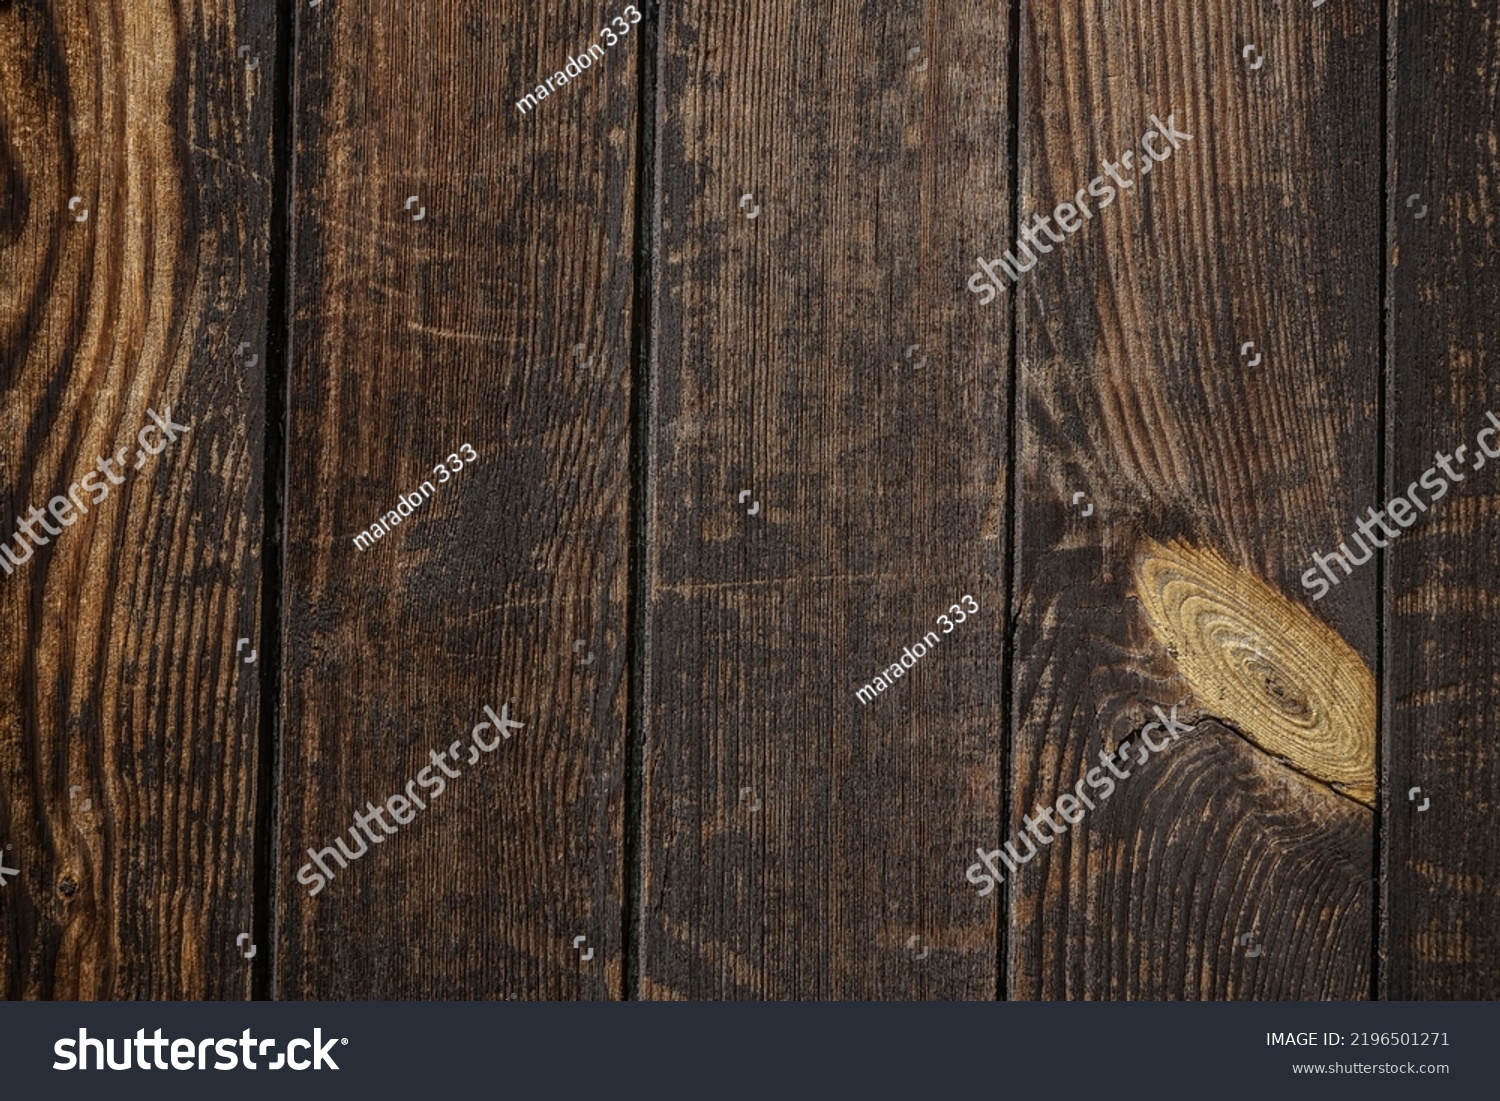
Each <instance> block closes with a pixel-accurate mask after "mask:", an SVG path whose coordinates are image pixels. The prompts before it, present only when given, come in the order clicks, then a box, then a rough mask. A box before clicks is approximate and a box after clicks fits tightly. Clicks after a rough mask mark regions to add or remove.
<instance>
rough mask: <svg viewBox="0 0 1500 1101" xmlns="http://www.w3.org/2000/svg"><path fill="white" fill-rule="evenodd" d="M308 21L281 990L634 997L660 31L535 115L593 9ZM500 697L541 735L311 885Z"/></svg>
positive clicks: (298, 163)
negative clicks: (639, 82)
mask: <svg viewBox="0 0 1500 1101" xmlns="http://www.w3.org/2000/svg"><path fill="white" fill-rule="evenodd" d="M297 26H298V31H297V54H298V63H297V72H296V81H297V84H296V117H295V119H294V123H295V126H296V139H295V156H296V160H295V166H294V187H295V193H296V209H295V212H294V224H293V227H292V229H293V235H294V247H293V260H294V270H293V274H292V288H291V309H292V359H291V384H290V399H289V406H290V408H289V419H290V433H289V438H288V445H287V446H288V454H287V573H286V590H285V598H286V622H285V654H286V679H285V697H284V704H283V706H284V713H283V719H284V741H283V744H282V754H281V769H280V777H279V800H280V806H281V812H282V816H281V833H280V847H279V851H278V854H277V859H276V867H275V884H276V891H277V897H278V905H279V909H280V922H279V929H280V937H279V943H278V958H277V967H276V976H277V983H276V988H275V994H276V995H277V996H280V997H285V998H506V997H511V996H515V997H522V998H545V999H573V998H587V997H612V996H619V995H620V993H621V992H622V983H623V970H622V961H621V949H622V944H621V941H622V936H623V924H622V918H623V911H622V905H623V897H624V887H623V884H624V879H623V869H624V856H623V847H622V823H623V815H624V809H625V807H624V772H623V769H624V761H625V757H624V745H625V714H626V704H627V698H626V688H627V676H626V669H627V665H626V654H627V651H626V638H627V635H626V631H627V621H626V608H627V603H626V602H627V568H628V563H629V554H628V545H627V519H628V515H629V507H630V464H629V442H630V436H629V425H630V379H631V371H630V361H629V355H630V331H631V322H632V314H631V294H632V289H633V264H632V257H631V248H632V239H633V221H632V218H633V211H634V201H635V200H634V190H633V183H632V181H633V179H634V176H635V171H636V166H635V144H636V113H635V112H636V105H637V87H636V80H635V73H636V52H635V51H636V49H637V41H636V39H635V37H634V36H632V37H631V38H629V39H626V40H625V41H624V42H622V43H621V44H619V45H616V46H615V47H614V49H613V50H612V51H611V52H610V54H609V56H608V59H607V63H603V64H599V65H596V66H595V67H594V68H592V69H591V70H590V71H587V72H585V73H584V74H583V76H582V77H581V78H580V79H579V80H577V81H576V82H572V83H570V84H568V85H567V86H566V87H562V88H559V89H558V90H557V91H556V92H554V93H553V94H552V95H550V96H548V97H547V98H545V99H544V100H543V101H542V102H541V103H540V105H539V107H538V109H537V110H536V111H535V112H534V113H532V114H530V115H523V114H521V113H519V112H518V111H517V109H516V107H515V101H516V100H517V98H518V96H519V95H520V94H521V93H523V92H525V91H527V90H529V89H531V88H534V87H535V84H536V81H537V79H538V77H539V76H541V75H543V74H549V73H553V72H555V71H556V70H557V69H559V68H562V66H563V64H564V62H565V59H566V58H567V57H568V56H569V55H570V54H576V53H577V52H579V51H580V49H586V47H587V44H588V43H589V42H590V41H592V40H596V39H597V37H598V30H599V26H600V14H599V9H598V7H597V6H596V5H593V4H584V3H578V2H569V3H561V4H550V5H535V4H522V3H511V2H506V3H500V2H484V3H479V2H474V3H466V4H461V5H438V6H430V5H429V6H417V7H413V6H412V5H410V4H404V3H395V2H392V0H381V2H376V3H371V4H364V5H360V6H358V7H357V8H355V7H350V6H347V5H340V4H329V5H323V6H322V7H321V8H319V9H308V8H306V7H303V6H300V5H299V8H298V15H297ZM410 196H416V197H417V199H416V202H415V204H414V205H412V206H411V207H410V208H409V209H408V207H407V205H406V203H407V200H408V198H409V197H410ZM424 210H425V214H423V216H422V217H421V219H420V220H417V217H416V216H417V215H419V214H422V212H423V211H424ZM577 345H582V347H583V351H582V353H581V354H580V355H577V356H575V351H574V349H575V346H577ZM464 443H469V444H471V445H472V447H473V448H474V450H475V452H476V453H477V455H478V459H477V461H476V462H474V463H473V464H472V465H470V466H466V467H465V468H464V469H463V470H462V471H461V472H460V473H458V474H457V476H456V477H455V478H454V479H453V480H451V481H449V482H447V483H446V484H443V483H442V482H441V480H440V479H437V478H436V476H435V475H433V474H432V471H433V467H434V466H435V465H436V464H438V463H439V462H442V461H443V460H444V459H445V457H447V456H448V455H450V454H452V453H455V452H460V445H461V444H464ZM460 454H461V452H460ZM429 478H431V479H433V488H434V490H435V491H436V492H435V493H434V494H433V495H432V497H431V499H430V500H428V501H427V502H426V503H425V504H424V505H422V507H421V508H420V509H418V510H417V511H416V512H415V513H414V514H413V515H412V516H411V517H410V518H409V519H406V520H404V521H403V522H402V523H401V525H400V526H399V527H395V528H394V529H393V530H392V532H391V534H389V535H388V536H386V537H385V538H383V539H381V540H380V541H378V542H376V543H375V545H374V546H373V547H372V548H370V549H366V550H357V549H356V547H355V545H354V543H353V539H354V537H355V536H356V535H357V534H358V533H360V532H361V531H362V530H364V529H366V528H367V527H368V526H369V525H370V524H371V523H372V522H373V521H375V520H376V519H377V518H379V517H380V516H382V515H384V514H385V513H386V512H387V511H388V510H391V509H393V508H395V507H396V504H397V500H398V496H399V495H401V494H406V493H410V492H412V491H414V490H416V489H417V488H418V487H419V486H420V485H421V483H422V482H423V481H424V480H425V479H429ZM575 640H584V643H585V649H584V651H583V652H580V653H575V652H574V642H575ZM590 652H591V653H592V654H593V660H592V662H591V663H590V664H588V665H587V666H585V665H583V664H582V662H584V661H586V660H588V654H589V653H590ZM506 701H509V702H510V708H511V714H512V716H513V717H514V718H515V719H518V720H519V721H521V722H523V723H524V724H525V728H524V729H523V730H521V731H520V732H519V733H518V734H517V735H516V736H515V737H514V738H512V739H511V740H510V741H509V742H508V743H506V744H504V745H503V746H502V748H501V749H499V750H498V751H496V752H494V753H493V754H491V755H489V756H487V757H484V758H482V759H481V760H480V761H479V762H478V763H476V764H473V765H472V766H471V765H470V764H469V763H468V762H467V761H466V760H463V761H460V762H459V763H457V765H456V766H454V767H456V769H457V771H459V772H461V773H462V775H461V776H460V777H458V778H456V779H451V780H449V781H448V784H449V786H448V787H447V789H446V790H445V791H444V792H443V794H442V795H441V796H439V797H437V799H436V801H433V802H431V803H430V805H429V806H428V808H427V809H426V810H425V811H424V812H421V813H419V814H418V815H417V817H416V819H415V821H414V822H412V823H411V824H409V825H407V826H406V827H405V828H404V829H402V830H401V831H400V833H399V835H398V836H395V837H391V838H388V839H387V840H389V841H390V842H391V843H390V844H386V843H384V842H382V843H381V844H379V845H369V848H370V852H368V853H367V854H366V855H364V856H363V857H362V858H361V859H359V860H357V861H355V862H354V863H352V864H351V865H350V866H349V867H348V868H347V869H345V870H342V871H340V870H339V869H338V867H337V866H336V865H334V864H332V863H331V862H330V870H332V871H334V873H335V878H334V880H333V881H332V882H331V883H328V884H327V885H326V886H325V887H324V888H323V890H322V891H321V892H320V893H319V894H318V895H316V896H311V895H310V894H309V893H308V892H309V888H308V887H307V886H305V885H304V884H301V883H299V882H298V881H297V876H298V874H299V868H300V867H301V866H303V865H305V864H310V861H309V859H308V857H307V855H306V850H307V849H308V848H309V847H312V848H316V849H321V848H323V847H324V846H328V845H331V844H333V841H334V838H335V836H336V835H338V834H340V833H341V832H345V831H347V830H348V829H349V828H350V827H351V825H352V824H353V815H354V814H355V812H356V811H359V810H361V809H362V808H363V807H364V806H365V804H366V803H367V802H375V803H380V802H383V801H385V800H386V798H387V797H388V796H390V795H392V794H402V793H403V791H404V788H405V785H406V784H407V782H408V781H409V780H411V779H413V778H415V777H416V776H417V775H418V773H419V771H420V770H421V769H422V768H423V766H424V765H426V764H428V756H429V752H430V751H433V750H442V749H445V748H446V747H448V746H449V744H450V743H451V742H452V741H454V740H455V739H462V740H464V741H465V742H467V740H468V738H469V731H470V728H471V727H473V726H474V725H475V724H476V723H479V722H482V721H485V715H484V713H483V709H484V708H485V707H486V706H489V707H492V708H494V709H495V710H497V711H498V710H499V709H500V707H501V706H502V704H504V703H505V702H506ZM494 733H495V732H494V731H493V730H490V731H488V732H484V733H483V735H482V736H484V737H488V738H493V737H494ZM462 752H463V751H461V754H462ZM418 790H419V791H420V790H421V789H418ZM427 795H428V796H429V798H431V791H430V790H429V791H428V792H427ZM376 829H377V831H378V829H379V827H376ZM345 838H346V843H348V844H350V845H351V847H353V841H352V840H351V839H349V838H348V835H347V832H345ZM367 844H368V842H367ZM579 936H582V937H586V938H587V943H586V945H583V944H581V945H580V946H579V947H578V948H577V949H575V948H574V946H573V939H574V938H575V937H579ZM585 955H588V956H590V958H589V959H588V960H587V961H585V960H584V959H583V958H582V957H583V956H585Z"/></svg>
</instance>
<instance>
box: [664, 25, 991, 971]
mask: <svg viewBox="0 0 1500 1101" xmlns="http://www.w3.org/2000/svg"><path fill="white" fill-rule="evenodd" d="M659 57H660V65H661V69H660V72H661V92H660V97H659V103H660V105H661V111H662V114H661V118H660V122H659V125H658V127H657V139H658V143H659V144H658V161H657V165H658V169H657V171H658V189H657V195H658V204H657V208H656V212H655V215H656V222H655V225H654V227H653V231H654V236H655V243H656V249H655V254H656V256H657V264H656V270H655V273H654V275H655V278H654V283H655V288H656V291H655V300H654V305H653V309H654V311H655V313H654V317H653V335H652V355H651V377H650V387H649V390H650V408H651V424H650V440H649V456H650V462H649V486H648V499H647V505H646V530H647V537H648V549H647V554H648V560H647V564H646V568H647V571H648V572H647V585H648V588H649V595H648V607H647V609H646V613H645V614H646V631H647V638H646V669H645V678H644V679H645V689H644V693H645V700H644V704H645V706H644V712H645V728H646V729H645V757H646V763H645V780H644V784H645V787H644V798H643V807H644V816H645V820H644V840H643V853H642V892H641V902H640V948H641V954H642V955H641V960H642V963H641V974H642V979H641V995H642V996H643V997H647V998H913V997H941V998H992V997H994V995H995V987H996V982H995V980H996V962H997V961H996V950H995V943H996V942H995V937H996V933H997V921H998V907H997V897H995V896H993V895H992V897H989V898H979V897H977V895H976V894H975V889H974V888H973V887H971V886H969V885H968V884H966V883H965V882H964V874H965V868H966V866H967V865H968V864H969V863H971V862H972V860H973V856H972V854H973V849H974V846H975V845H976V843H978V842H979V841H981V840H983V839H985V838H987V837H989V836H992V835H993V834H994V832H995V830H996V823H997V818H998V810H999V791H998V786H997V785H998V779H999V775H1000V772H999V768H1000V745H1001V738H1002V736H1001V728H1002V714H1001V688H1002V678H1001V676H1000V666H1001V657H1002V648H1003V647H1002V641H1003V629H1004V617H1003V615H1002V606H1003V604H1004V597H1003V589H1004V586H1003V580H1002V570H1003V566H1004V561H1005V558H1004V555H1005V539H1006V508H1007V504H1008V502H1007V500H1006V492H1005V481H1006V470H1005V455H1006V447H1007V418H1008V414H1009V409H1008V398H1007V387H1006V379H1007V357H1008V339H1009V328H1008V326H1009V315H1008V313H1007V312H1006V307H1005V305H1004V303H1003V302H1002V303H997V304H995V305H994V307H993V308H992V309H989V310H988V311H975V310H973V309H972V308H971V305H970V298H971V296H970V295H969V294H968V292H967V291H966V290H965V289H964V281H965V279H966V278H967V275H968V268H969V266H970V264H971V262H972V260H971V258H972V257H973V255H974V253H973V248H974V243H975V241H976V240H979V239H985V238H989V237H992V236H993V235H994V234H995V233H997V232H998V230H999V228H1000V226H1001V225H1002V224H1003V223H1004V221H1005V219H1006V217H1007V212H1008V210H1009V201H1008V195H1007V179H1008V172H1007V167H1006V162H1005V142H1006V135H1007V128H1006V110H1007V94H1006V89H1007V80H1008V75H1007V71H1006V69H1007V57H1008V42H1007V20H1006V16H1005V13H1004V10H1003V9H997V8H996V7H995V6H994V5H992V4H980V3H971V2H967V0H956V2H952V3H944V4H933V5H917V4H910V3H908V4H902V5H897V6H894V7H892V6H885V7H876V6H875V5H870V4H857V3H835V4H832V5H823V6H818V7H816V8H815V7H813V6H809V5H805V4H797V3H791V2H779V3H771V4H760V5H750V6H741V5H707V6H693V5H671V6H666V7H664V8H663V10H662V29H661V49H660V54H659ZM966 594H967V595H969V596H971V597H972V598H973V602H974V604H975V605H977V607H978V609H979V611H978V612H977V614H971V613H966V615H967V619H966V621H964V622H961V623H955V628H956V629H955V630H954V632H953V633H951V634H944V633H943V628H942V627H941V626H940V625H939V623H938V620H937V617H938V616H939V615H941V614H944V613H946V612H947V611H948V609H949V608H950V606H952V605H954V604H960V606H961V607H962V604H961V599H960V598H961V597H963V596H964V595H966ZM950 622H954V620H951V619H950ZM930 631H935V632H938V634H939V638H940V641H939V642H937V643H936V644H935V645H934V646H933V647H932V650H931V652H930V653H926V654H925V655H923V656H921V657H920V658H914V659H913V664H912V668H911V670H910V672H907V671H904V670H903V672H902V673H901V675H900V677H899V678H898V677H897V676H895V675H894V674H893V675H892V677H891V681H892V683H891V684H890V686H889V688H886V689H884V690H881V691H878V692H876V691H875V690H874V689H872V694H873V695H874V698H873V699H871V700H868V701H866V702H861V700H860V699H859V698H858V697H857V695H856V692H857V690H859V689H861V688H862V687H864V686H865V685H869V684H872V683H873V681H874V678H875V676H876V675H877V674H878V673H880V671H882V670H886V669H887V668H888V667H890V666H891V665H892V664H893V663H899V662H900V661H901V660H902V658H903V654H904V653H905V652H906V650H907V648H908V647H910V646H911V645H912V644H913V643H919V642H921V640H922V639H923V638H924V636H926V635H927V633H928V632H930ZM924 645H925V644H924Z"/></svg>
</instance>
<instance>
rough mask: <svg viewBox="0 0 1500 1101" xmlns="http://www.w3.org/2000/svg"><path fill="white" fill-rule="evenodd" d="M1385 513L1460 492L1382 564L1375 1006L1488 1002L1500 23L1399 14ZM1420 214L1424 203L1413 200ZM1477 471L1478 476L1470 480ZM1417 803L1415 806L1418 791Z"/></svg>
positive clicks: (1493, 941) (1493, 864)
mask: <svg viewBox="0 0 1500 1101" xmlns="http://www.w3.org/2000/svg"><path fill="white" fill-rule="evenodd" d="M1396 11H1397V15H1398V18H1397V20H1396V23H1395V24H1394V34H1395V46H1396V53H1395V57H1396V63H1395V65H1394V66H1393V68H1392V71H1391V73H1390V74H1389V75H1390V80H1391V84H1390V138H1389V144H1390V149H1391V152H1392V157H1393V167H1392V172H1391V185H1390V194H1389V196H1388V201H1387V211H1386V217H1387V218H1388V220H1389V221H1388V240H1389V244H1390V253H1389V268H1388V271H1389V279H1390V290H1391V305H1392V308H1391V312H1390V318H1389V325H1390V328H1389V338H1388V353H1387V354H1388V370H1389V376H1388V377H1389V384H1390V390H1389V395H1390V397H1389V402H1388V405H1387V408H1388V411H1389V413H1388V416H1387V423H1386V439H1387V444H1386V455H1387V462H1386V489H1387V491H1388V492H1387V493H1386V494H1385V495H1384V496H1385V498H1386V499H1387V500H1389V499H1390V498H1391V497H1394V496H1396V495H1397V494H1400V493H1403V492H1405V491H1406V488H1407V486H1408V485H1409V484H1410V483H1411V482H1413V481H1416V480H1418V479H1420V478H1421V477H1422V476H1423V475H1424V473H1425V472H1426V471H1427V470H1428V469H1429V468H1431V467H1433V466H1434V465H1435V463H1436V462H1437V459H1438V456H1439V454H1440V453H1441V454H1442V455H1446V456H1454V455H1455V454H1456V449H1457V448H1458V447H1460V446H1463V447H1466V448H1467V450H1466V452H1465V453H1464V454H1463V456H1461V457H1459V458H1457V459H1456V461H1455V460H1450V463H1451V465H1452V466H1453V468H1454V470H1455V471H1456V472H1458V473H1460V474H1461V476H1462V478H1463V481H1462V482H1459V483H1453V482H1452V479H1451V478H1447V477H1446V476H1444V478H1443V480H1444V481H1448V482H1449V483H1450V485H1451V489H1450V491H1449V493H1448V495H1447V498H1446V499H1444V500H1437V501H1433V502H1432V503H1431V507H1430V510H1429V511H1428V512H1427V513H1426V514H1424V515H1422V516H1421V518H1420V519H1419V520H1418V521H1417V523H1416V524H1415V525H1414V526H1413V527H1412V528H1411V529H1410V530H1409V531H1408V532H1407V533H1406V534H1405V535H1404V536H1403V537H1402V538H1401V540H1400V541H1399V542H1398V543H1397V544H1396V545H1395V547H1394V548H1393V549H1392V550H1391V552H1389V563H1390V565H1389V573H1388V582H1387V588H1386V593H1385V596H1386V607H1385V614H1386V624H1387V626H1386V650H1385V672H1386V681H1385V691H1384V703H1385V716H1386V722H1385V741H1384V762H1385V776H1384V779H1385V784H1384V801H1383V804H1382V811H1383V815H1384V824H1385V828H1384V830H1383V837H1384V839H1385V866H1384V868H1383V872H1384V875H1383V890H1382V901H1383V906H1382V917H1383V928H1382V937H1381V944H1380V949H1381V960H1382V964H1383V966H1382V970H1381V980H1382V981H1381V994H1382V996H1384V997H1389V998H1440V999H1450V998H1485V999H1490V998H1495V997H1496V996H1497V991H1500V890H1497V886H1496V885H1497V883H1500V818H1497V811H1500V807H1497V802H1496V801H1497V798H1500V794H1497V793H1500V748H1497V742H1496V738H1495V715H1496V712H1497V709H1500V652H1497V649H1496V637H1497V635H1500V608H1497V607H1496V602H1495V597H1496V594H1497V592H1500V511H1497V508H1496V504H1497V502H1500V459H1497V458H1496V457H1494V456H1489V457H1485V458H1482V459H1481V457H1480V455H1481V449H1482V448H1484V447H1487V448H1488V449H1489V450H1500V447H1497V444H1500V432H1497V433H1496V434H1495V435H1492V436H1487V437H1486V438H1485V440H1484V441H1483V443H1482V444H1481V443H1480V442H1479V441H1477V439H1476V437H1477V436H1478V434H1479V433H1480V432H1481V430H1483V429H1486V428H1489V427H1491V426H1492V424H1493V422H1494V421H1495V420H1497V419H1500V346H1497V343H1500V339H1497V338H1500V330H1497V324H1496V318H1497V316H1500V310H1497V309H1496V303H1497V302H1500V272H1497V270H1496V265H1497V261H1500V226H1497V223H1496V219H1497V217H1500V151H1497V149H1500V121H1497V116H1500V87H1497V80H1500V12H1497V11H1496V10H1495V8H1494V6H1493V5H1477V6H1473V5H1462V4H1458V5H1433V6H1429V5H1420V4H1412V3H1400V4H1399V6H1398V7H1397V8H1396ZM1413 196H1416V198H1413ZM1480 461H1482V462H1483V464H1484V465H1483V466H1481V467H1480V468H1479V469H1477V470H1476V469H1474V464H1475V463H1476V462H1480ZM1416 789H1420V791H1418V790H1416Z"/></svg>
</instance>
